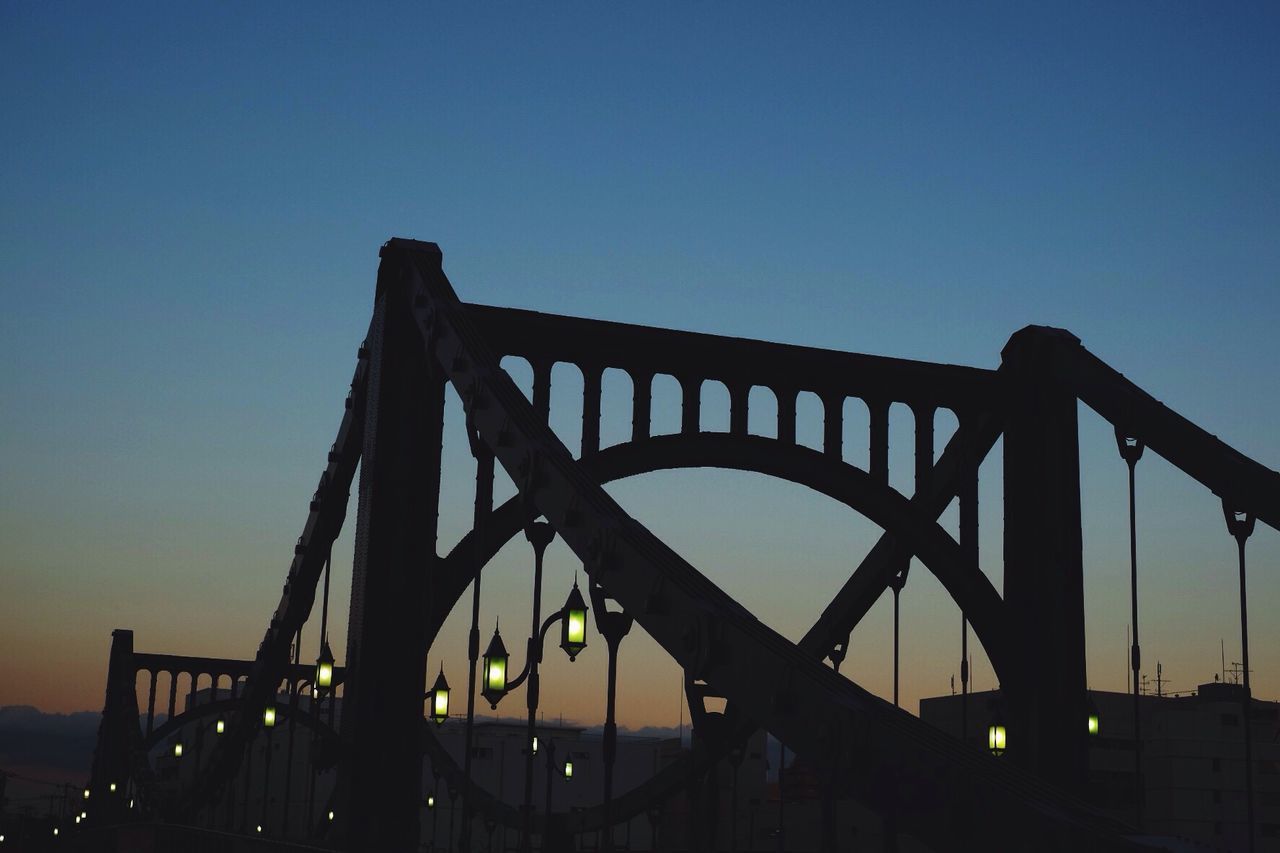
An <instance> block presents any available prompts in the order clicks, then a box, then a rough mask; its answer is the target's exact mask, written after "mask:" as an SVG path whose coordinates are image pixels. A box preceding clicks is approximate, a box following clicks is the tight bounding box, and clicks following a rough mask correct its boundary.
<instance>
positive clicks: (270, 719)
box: [262, 705, 276, 728]
mask: <svg viewBox="0 0 1280 853" xmlns="http://www.w3.org/2000/svg"><path fill="white" fill-rule="evenodd" d="M275 724H276V706H275V705H268V706H267V707H265V708H263V709H262V725H264V726H266V727H267V728H272V727H273V726H274V725H275Z"/></svg>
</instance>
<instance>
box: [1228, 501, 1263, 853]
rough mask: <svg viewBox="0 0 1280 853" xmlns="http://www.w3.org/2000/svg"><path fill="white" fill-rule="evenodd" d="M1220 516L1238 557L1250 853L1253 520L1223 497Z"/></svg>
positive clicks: (1253, 831) (1251, 831)
mask: <svg viewBox="0 0 1280 853" xmlns="http://www.w3.org/2000/svg"><path fill="white" fill-rule="evenodd" d="M1222 514H1223V516H1225V517H1226V520H1227V531H1228V532H1229V533H1230V534H1231V535H1232V537H1234V538H1235V540H1236V550H1237V551H1238V553H1239V558H1240V654H1241V664H1242V665H1243V666H1244V693H1243V695H1242V696H1241V697H1240V705H1241V711H1242V716H1243V717H1244V787H1245V803H1246V806H1247V809H1248V818H1249V853H1253V850H1254V849H1255V847H1254V845H1255V843H1256V842H1255V839H1254V835H1255V826H1254V816H1253V722H1252V719H1251V714H1250V712H1251V711H1252V705H1253V693H1252V692H1251V690H1250V688H1249V607H1248V601H1247V598H1246V596H1245V561H1244V546H1245V542H1247V541H1248V539H1249V536H1250V535H1252V533H1253V524H1254V517H1253V515H1252V514H1251V513H1244V512H1240V511H1238V510H1234V509H1232V508H1231V506H1230V505H1229V504H1228V503H1227V501H1226V499H1225V498H1224V499H1223V501H1222Z"/></svg>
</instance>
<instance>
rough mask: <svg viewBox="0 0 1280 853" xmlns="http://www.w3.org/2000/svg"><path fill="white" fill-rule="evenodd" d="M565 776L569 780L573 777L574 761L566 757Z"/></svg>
mask: <svg viewBox="0 0 1280 853" xmlns="http://www.w3.org/2000/svg"><path fill="white" fill-rule="evenodd" d="M564 778H565V781H568V780H570V779H572V778H573V761H572V760H571V759H568V758H566V759H565V762H564Z"/></svg>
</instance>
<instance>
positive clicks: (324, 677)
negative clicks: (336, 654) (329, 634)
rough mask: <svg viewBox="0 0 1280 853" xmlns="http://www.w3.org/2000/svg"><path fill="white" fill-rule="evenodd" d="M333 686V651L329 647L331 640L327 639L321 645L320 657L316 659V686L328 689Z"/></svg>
mask: <svg viewBox="0 0 1280 853" xmlns="http://www.w3.org/2000/svg"><path fill="white" fill-rule="evenodd" d="M332 686H333V652H332V651H331V650H330V649H329V641H328V640H325V641H324V643H323V645H322V646H321V647H320V657H319V658H317V659H316V687H319V688H320V689H321V690H328V689H329V688H330V687H332Z"/></svg>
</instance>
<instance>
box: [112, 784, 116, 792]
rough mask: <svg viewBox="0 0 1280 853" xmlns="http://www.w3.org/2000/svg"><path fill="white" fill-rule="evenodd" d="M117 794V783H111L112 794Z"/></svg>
mask: <svg viewBox="0 0 1280 853" xmlns="http://www.w3.org/2000/svg"><path fill="white" fill-rule="evenodd" d="M115 792H116V783H115V782H112V783H111V793H113V794H114V793H115Z"/></svg>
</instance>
